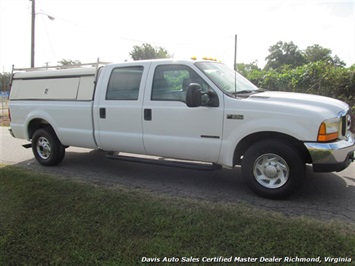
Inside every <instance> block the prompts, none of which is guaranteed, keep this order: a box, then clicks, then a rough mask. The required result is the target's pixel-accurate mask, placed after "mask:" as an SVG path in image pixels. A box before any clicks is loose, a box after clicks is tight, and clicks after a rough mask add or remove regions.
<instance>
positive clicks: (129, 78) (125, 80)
mask: <svg viewBox="0 0 355 266" xmlns="http://www.w3.org/2000/svg"><path fill="white" fill-rule="evenodd" d="M149 66H150V63H149V62H143V63H129V64H120V65H112V66H106V67H107V69H105V71H104V73H103V75H104V76H103V77H100V79H99V84H98V86H97V87H98V88H100V91H97V92H96V93H97V94H96V95H97V97H98V99H97V101H96V102H95V105H94V110H93V112H94V117H95V137H96V141H97V143H98V146H99V148H101V149H103V150H106V151H122V152H132V153H145V150H144V146H143V135H142V133H143V128H142V104H143V95H144V85H145V80H146V77H147V73H148V71H149Z"/></svg>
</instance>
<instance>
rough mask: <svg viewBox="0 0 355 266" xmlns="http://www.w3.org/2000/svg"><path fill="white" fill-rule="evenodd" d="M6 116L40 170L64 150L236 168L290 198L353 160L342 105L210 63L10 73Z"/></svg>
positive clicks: (266, 192) (265, 191)
mask: <svg viewBox="0 0 355 266" xmlns="http://www.w3.org/2000/svg"><path fill="white" fill-rule="evenodd" d="M31 70H33V69H31ZM9 112H10V115H11V128H10V132H11V134H12V135H13V136H14V137H16V138H21V139H27V140H29V141H31V143H32V144H31V147H32V150H33V153H34V156H35V158H36V159H37V161H38V162H39V163H40V164H42V165H45V166H53V165H57V164H58V163H60V162H61V161H62V160H63V158H64V155H65V148H66V147H69V146H77V147H85V148H92V149H101V150H104V151H107V152H110V154H113V153H119V152H128V153H134V154H144V155H153V156H159V157H163V158H175V159H182V160H191V161H200V162H208V163H212V164H213V165H221V166H224V167H229V168H233V167H235V166H237V165H241V170H242V175H243V176H244V178H245V179H246V181H247V183H248V185H249V186H250V188H251V189H252V190H253V191H254V192H255V193H257V194H259V195H261V196H264V197H269V198H279V197H285V196H288V195H290V194H291V193H292V192H293V191H294V190H295V188H297V187H298V185H300V184H301V183H302V179H303V178H304V176H305V165H306V164H312V166H313V170H314V171H316V172H332V171H341V170H343V169H345V168H346V167H347V166H348V165H349V164H350V163H351V162H352V161H353V160H354V150H355V140H354V135H353V134H352V133H351V132H350V123H351V118H350V115H349V106H348V105H347V104H346V103H344V102H341V101H338V100H335V99H331V98H327V97H321V96H315V95H308V94H298V93H287V92H272V91H263V90H260V89H259V88H257V87H256V86H254V85H253V84H252V83H251V82H249V81H248V80H246V79H245V78H243V77H242V76H241V75H239V74H238V73H236V72H235V71H233V70H232V69H230V68H229V67H227V66H226V65H224V64H222V63H219V62H214V61H208V60H174V59H164V60H145V61H135V62H126V63H121V64H108V65H105V66H102V67H100V68H98V67H96V68H95V67H89V68H73V69H55V70H44V71H39V70H37V71H17V72H15V73H14V74H13V76H12V85H11V92H10V101H9ZM132 171H134V169H132Z"/></svg>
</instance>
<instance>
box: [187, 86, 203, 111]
mask: <svg viewBox="0 0 355 266" xmlns="http://www.w3.org/2000/svg"><path fill="white" fill-rule="evenodd" d="M201 99H202V93H201V85H200V84H198V83H191V84H190V85H189V86H188V87H187V92H186V105H187V106H188V107H199V106H201V105H202V103H201Z"/></svg>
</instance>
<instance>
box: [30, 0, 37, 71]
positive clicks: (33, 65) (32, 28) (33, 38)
mask: <svg viewBox="0 0 355 266" xmlns="http://www.w3.org/2000/svg"><path fill="white" fill-rule="evenodd" d="M30 1H31V2H32V15H31V67H35V22H36V10H35V8H36V0H30Z"/></svg>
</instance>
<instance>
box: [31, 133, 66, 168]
mask: <svg viewBox="0 0 355 266" xmlns="http://www.w3.org/2000/svg"><path fill="white" fill-rule="evenodd" d="M32 152H33V154H34V156H35V158H36V160H37V161H38V162H39V163H40V164H42V165H44V166H54V165H57V164H59V163H60V162H61V161H62V160H63V159H64V156H65V147H64V146H63V145H62V144H61V143H60V141H59V139H58V137H57V135H56V134H55V132H54V130H53V129H52V128H51V127H45V128H40V129H38V130H37V131H36V132H35V133H34V134H33V137H32Z"/></svg>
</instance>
